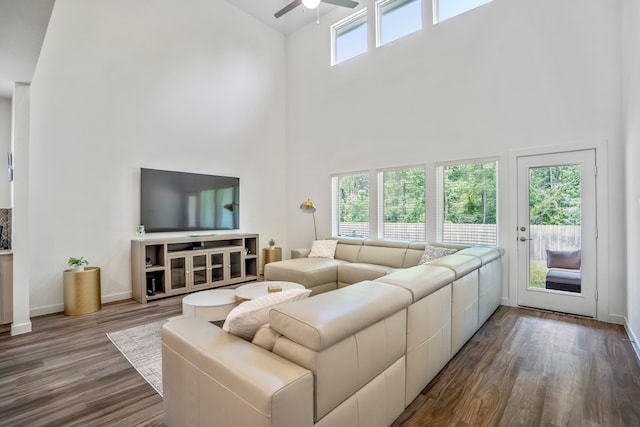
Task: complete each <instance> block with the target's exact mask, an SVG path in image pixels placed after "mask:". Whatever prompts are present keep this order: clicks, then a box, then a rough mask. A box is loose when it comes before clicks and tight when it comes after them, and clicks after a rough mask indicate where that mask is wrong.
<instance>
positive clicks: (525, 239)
mask: <svg viewBox="0 0 640 427" xmlns="http://www.w3.org/2000/svg"><path fill="white" fill-rule="evenodd" d="M527 240H533V239H527V238H526V237H521V238H520V241H521V242H526V241H527Z"/></svg>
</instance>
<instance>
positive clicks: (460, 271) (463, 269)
mask: <svg viewBox="0 0 640 427" xmlns="http://www.w3.org/2000/svg"><path fill="white" fill-rule="evenodd" d="M429 264H430V265H439V266H441V267H447V268H450V269H451V270H453V271H454V272H455V274H456V279H458V278H460V277H462V276H464V275H466V274H469V273H470V272H472V271H473V270H476V269H477V268H478V267H480V266H481V265H482V261H481V260H480V258H478V257H475V256H471V255H460V254H457V253H456V254H453V255H448V256H446V257H442V258H437V259H434V260H433V261H431V262H430V263H429Z"/></svg>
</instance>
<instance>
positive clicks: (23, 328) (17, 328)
mask: <svg viewBox="0 0 640 427" xmlns="http://www.w3.org/2000/svg"><path fill="white" fill-rule="evenodd" d="M29 332H31V322H25V323H20V324H16V323H12V324H11V335H12V336H13V335H20V334H26V333H29Z"/></svg>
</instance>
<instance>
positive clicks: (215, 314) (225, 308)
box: [182, 289, 238, 322]
mask: <svg viewBox="0 0 640 427" xmlns="http://www.w3.org/2000/svg"><path fill="white" fill-rule="evenodd" d="M237 305H238V301H236V294H235V291H234V290H233V289H211V290H208V291H200V292H195V293H193V294H189V295H187V296H186V297H184V298H183V299H182V315H183V316H184V317H197V318H199V319H204V320H208V321H209V322H211V321H214V320H224V319H225V318H226V317H227V314H229V312H230V311H231V310H233V308H234V307H235V306H237Z"/></svg>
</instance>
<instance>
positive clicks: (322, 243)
mask: <svg viewBox="0 0 640 427" xmlns="http://www.w3.org/2000/svg"><path fill="white" fill-rule="evenodd" d="M337 247H338V241H337V240H315V241H314V242H313V245H312V246H311V252H310V253H309V258H330V259H333V258H334V257H335V255H336V248H337Z"/></svg>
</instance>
